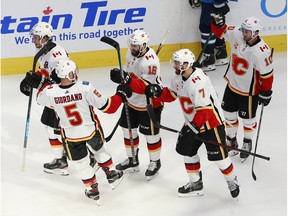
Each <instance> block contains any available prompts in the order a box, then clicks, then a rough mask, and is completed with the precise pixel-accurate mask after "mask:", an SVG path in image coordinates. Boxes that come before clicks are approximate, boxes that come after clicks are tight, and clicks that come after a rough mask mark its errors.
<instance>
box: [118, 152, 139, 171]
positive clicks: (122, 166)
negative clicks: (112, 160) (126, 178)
mask: <svg viewBox="0 0 288 216" xmlns="http://www.w3.org/2000/svg"><path fill="white" fill-rule="evenodd" d="M138 152H139V149H137V153H136V156H135V162H134V163H133V158H132V157H128V158H127V159H126V160H124V161H123V162H122V163H119V164H117V165H116V169H117V170H121V171H123V172H124V173H135V172H139V171H140V169H139V158H138Z"/></svg>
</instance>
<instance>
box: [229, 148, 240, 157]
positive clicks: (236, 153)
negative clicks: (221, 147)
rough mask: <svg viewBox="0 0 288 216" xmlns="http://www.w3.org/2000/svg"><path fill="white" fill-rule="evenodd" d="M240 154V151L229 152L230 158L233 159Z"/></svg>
mask: <svg viewBox="0 0 288 216" xmlns="http://www.w3.org/2000/svg"><path fill="white" fill-rule="evenodd" d="M238 154H239V152H238V151H233V150H232V151H230V152H229V156H231V157H234V156H236V155H238Z"/></svg>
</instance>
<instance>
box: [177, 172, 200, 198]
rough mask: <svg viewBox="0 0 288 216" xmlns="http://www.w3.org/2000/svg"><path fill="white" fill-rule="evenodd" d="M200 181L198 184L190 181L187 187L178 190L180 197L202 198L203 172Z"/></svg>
mask: <svg viewBox="0 0 288 216" xmlns="http://www.w3.org/2000/svg"><path fill="white" fill-rule="evenodd" d="M199 175H200V179H199V180H198V181H197V182H191V181H189V182H188V183H187V184H186V185H184V186H182V187H180V188H178V196H179V197H193V196H202V195H204V193H203V182H202V172H201V171H200V173H199Z"/></svg>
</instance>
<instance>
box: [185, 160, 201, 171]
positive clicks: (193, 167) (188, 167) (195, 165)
mask: <svg viewBox="0 0 288 216" xmlns="http://www.w3.org/2000/svg"><path fill="white" fill-rule="evenodd" d="M185 168H186V170H187V172H188V173H191V172H193V173H194V172H198V171H199V170H200V163H199V162H197V163H193V164H192V163H190V164H188V163H185Z"/></svg>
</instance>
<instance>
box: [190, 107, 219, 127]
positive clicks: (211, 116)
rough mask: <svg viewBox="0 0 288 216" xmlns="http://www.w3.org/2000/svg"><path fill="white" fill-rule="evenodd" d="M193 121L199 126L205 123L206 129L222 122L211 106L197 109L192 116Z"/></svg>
mask: <svg viewBox="0 0 288 216" xmlns="http://www.w3.org/2000/svg"><path fill="white" fill-rule="evenodd" d="M193 122H194V123H195V124H196V126H197V127H199V128H201V127H202V126H203V125H204V124H206V126H207V128H208V129H212V128H215V127H217V126H219V125H221V124H222V121H221V119H220V117H219V115H218V114H217V112H216V111H215V110H214V109H213V107H211V106H208V107H203V108H201V109H197V111H196V114H195V116H194V118H193Z"/></svg>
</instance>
